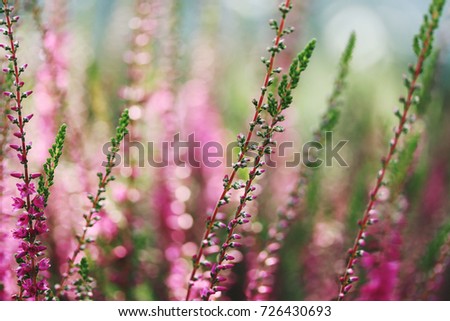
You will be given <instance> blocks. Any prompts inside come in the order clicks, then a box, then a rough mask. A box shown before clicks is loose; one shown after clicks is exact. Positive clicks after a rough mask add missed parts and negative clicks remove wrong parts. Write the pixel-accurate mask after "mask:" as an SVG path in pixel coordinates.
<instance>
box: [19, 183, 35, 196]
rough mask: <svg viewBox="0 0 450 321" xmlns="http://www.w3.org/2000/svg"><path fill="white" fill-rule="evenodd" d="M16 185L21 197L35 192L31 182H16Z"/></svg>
mask: <svg viewBox="0 0 450 321" xmlns="http://www.w3.org/2000/svg"><path fill="white" fill-rule="evenodd" d="M16 186H17V189H18V191H19V192H20V196H21V197H22V198H25V197H27V196H29V195H33V194H34V193H36V188H35V187H34V184H33V183H29V184H28V185H27V184H25V183H17V184H16Z"/></svg>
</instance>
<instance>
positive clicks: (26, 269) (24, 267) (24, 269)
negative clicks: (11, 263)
mask: <svg viewBox="0 0 450 321" xmlns="http://www.w3.org/2000/svg"><path fill="white" fill-rule="evenodd" d="M30 272H31V266H30V265H29V264H26V263H22V264H20V265H19V267H18V268H17V276H18V277H19V278H22V277H24V276H25V275H27V274H28V273H30Z"/></svg>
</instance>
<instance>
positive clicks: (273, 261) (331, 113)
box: [247, 33, 356, 300]
mask: <svg viewBox="0 0 450 321" xmlns="http://www.w3.org/2000/svg"><path fill="white" fill-rule="evenodd" d="M355 41H356V35H355V34H354V33H352V34H351V35H350V38H349V40H348V42H347V46H346V48H345V50H344V52H343V53H342V56H341V59H340V62H339V71H338V75H337V77H336V80H335V82H334V86H333V91H332V93H331V95H330V97H329V99H328V107H327V110H326V112H325V113H324V115H323V116H322V122H321V124H320V127H319V128H318V129H317V130H316V131H315V133H314V140H313V141H314V142H317V143H320V144H323V143H324V141H325V135H326V133H327V132H331V131H332V130H333V129H334V128H335V125H336V123H337V122H338V120H339V115H340V111H339V105H340V104H341V102H340V100H341V95H342V91H343V89H344V87H345V82H346V77H347V74H348V69H349V64H350V60H351V58H352V53H353V50H354V47H355ZM311 156H312V157H311ZM318 156H319V155H317V154H316V155H306V154H305V155H304V158H305V161H304V162H303V163H302V165H301V166H300V168H299V172H298V173H297V176H298V178H297V182H296V184H295V185H294V187H293V189H292V191H291V192H290V193H289V197H288V200H287V202H286V205H285V206H284V207H283V208H281V209H280V210H278V212H277V218H276V221H275V222H273V224H271V226H270V227H269V232H268V233H269V239H268V240H267V241H266V243H265V246H264V248H263V250H261V251H260V252H259V254H258V257H257V260H258V265H257V267H256V269H255V270H254V271H252V278H251V279H250V280H249V285H248V289H247V290H248V294H247V296H248V298H249V299H252V300H266V299H268V298H270V295H271V293H272V292H273V288H274V284H275V274H276V271H277V269H278V268H279V260H280V258H279V256H278V253H279V251H280V249H281V247H282V246H283V241H284V240H285V239H286V237H287V234H288V231H289V226H290V225H291V224H292V223H293V222H294V221H295V220H296V219H298V215H299V212H300V211H302V210H304V205H303V202H304V198H305V194H306V191H305V189H306V188H307V186H308V179H309V177H310V176H311V175H313V174H314V170H315V169H316V168H317V166H315V165H314V161H317V158H318ZM311 159H312V160H311ZM302 207H303V208H302Z"/></svg>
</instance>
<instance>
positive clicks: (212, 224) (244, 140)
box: [186, 0, 293, 300]
mask: <svg viewBox="0 0 450 321" xmlns="http://www.w3.org/2000/svg"><path fill="white" fill-rule="evenodd" d="M291 9H292V5H291V0H285V1H284V2H283V3H282V4H281V5H280V6H279V10H280V12H281V19H280V21H279V22H277V21H275V20H270V22H269V24H270V26H271V28H272V29H273V30H274V31H275V33H276V36H275V38H274V40H273V45H272V46H270V47H268V48H267V51H268V52H269V58H265V57H263V58H261V61H262V63H263V64H264V65H265V67H266V74H265V76H264V81H263V85H262V86H261V92H260V96H259V99H254V100H253V101H252V103H253V105H254V108H255V112H254V115H253V118H252V121H251V122H250V123H249V129H248V132H247V135H244V134H239V135H238V136H237V142H238V146H239V148H240V151H239V154H238V160H237V161H236V162H235V163H234V164H233V170H232V171H231V174H229V175H226V176H225V177H224V179H223V190H222V193H221V195H220V197H219V199H218V201H217V203H216V205H215V207H214V210H213V211H212V213H211V214H209V215H208V218H207V222H206V229H205V232H204V234H203V237H202V240H201V242H200V245H199V247H198V250H197V254H195V255H194V256H193V258H192V261H193V268H192V272H191V275H190V278H189V283H188V290H187V293H186V300H189V299H190V295H191V290H192V287H193V286H194V283H195V281H197V280H198V279H199V275H197V270H198V269H199V268H200V265H201V264H200V262H201V260H202V258H203V254H204V253H203V252H204V250H205V247H207V246H210V245H212V244H213V243H214V242H213V240H212V238H213V237H214V236H215V234H214V233H213V229H214V228H217V227H218V226H220V225H221V224H223V223H221V222H216V217H217V214H218V211H219V208H220V207H222V206H224V205H226V204H228V203H229V201H230V197H231V193H230V190H231V189H239V188H241V184H240V183H239V182H236V183H235V182H234V180H235V177H236V176H237V173H238V171H240V170H241V169H243V168H246V167H247V166H248V161H249V159H248V158H247V157H245V155H246V154H247V152H248V151H249V150H252V149H253V144H250V142H251V139H252V137H253V134H254V130H255V127H256V126H257V125H259V124H260V123H261V122H262V117H261V112H262V111H263V105H264V101H265V98H266V94H267V89H268V87H269V86H270V85H272V84H273V81H274V78H273V76H274V75H275V74H277V73H280V72H281V68H274V64H275V58H276V56H277V55H278V54H279V53H280V52H281V51H283V50H284V49H285V48H286V45H285V43H284V39H283V37H284V36H285V35H287V34H289V33H291V32H292V31H293V28H287V29H285V21H286V17H287V14H288V13H289V11H290V10H291ZM284 90H285V93H284V95H289V93H288V92H289V88H284ZM287 97H289V96H286V98H287ZM242 187H244V186H242Z"/></svg>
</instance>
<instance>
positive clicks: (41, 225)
mask: <svg viewBox="0 0 450 321" xmlns="http://www.w3.org/2000/svg"><path fill="white" fill-rule="evenodd" d="M34 230H35V231H36V234H38V235H39V234H43V233H47V232H48V227H47V223H45V221H37V222H36V223H35V224H34Z"/></svg>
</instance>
